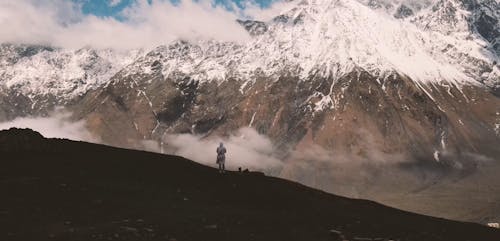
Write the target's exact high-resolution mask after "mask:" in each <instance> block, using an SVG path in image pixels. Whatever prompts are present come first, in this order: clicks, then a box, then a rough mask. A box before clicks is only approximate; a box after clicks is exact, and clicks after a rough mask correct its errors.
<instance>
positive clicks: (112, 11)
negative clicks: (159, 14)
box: [71, 0, 275, 17]
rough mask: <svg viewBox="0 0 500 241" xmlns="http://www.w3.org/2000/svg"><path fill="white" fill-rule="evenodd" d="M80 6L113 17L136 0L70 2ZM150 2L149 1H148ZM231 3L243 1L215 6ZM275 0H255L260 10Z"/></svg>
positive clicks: (218, 0) (239, 1) (221, 1)
mask: <svg viewBox="0 0 500 241" xmlns="http://www.w3.org/2000/svg"><path fill="white" fill-rule="evenodd" d="M71 1H74V2H78V3H80V4H82V11H83V13H84V14H87V15H95V16H100V17H104V16H106V17H115V16H116V15H117V14H118V13H119V12H120V11H121V10H123V9H124V8H126V7H128V6H130V5H131V4H133V3H134V2H135V1H136V0H116V2H118V3H117V4H116V5H113V6H112V5H111V4H110V3H111V2H112V0H71ZM148 1H150V0H148ZM170 1H171V2H174V3H175V2H178V1H179V0H170ZM229 1H232V2H234V3H236V4H238V6H240V7H243V4H242V2H244V1H245V0H215V3H216V4H220V5H227V3H228V2H229ZM274 1H275V0H255V1H254V2H255V3H257V4H258V5H259V6H261V7H262V8H265V7H267V6H269V5H270V4H271V3H272V2H274Z"/></svg>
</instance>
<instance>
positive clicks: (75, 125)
mask: <svg viewBox="0 0 500 241" xmlns="http://www.w3.org/2000/svg"><path fill="white" fill-rule="evenodd" d="M70 117H71V113H69V112H65V111H61V110H57V111H56V112H54V113H52V114H50V115H49V116H47V117H21V118H16V119H14V120H12V121H9V122H2V123H0V130H6V129H10V128H12V127H17V128H30V129H32V130H35V131H38V132H40V134H42V135H43V136H44V137H47V138H67V139H70V140H77V141H87V142H99V139H98V138H96V137H94V136H93V135H92V134H91V133H90V132H89V131H88V130H87V128H86V126H85V122H84V121H76V122H75V121H72V120H70Z"/></svg>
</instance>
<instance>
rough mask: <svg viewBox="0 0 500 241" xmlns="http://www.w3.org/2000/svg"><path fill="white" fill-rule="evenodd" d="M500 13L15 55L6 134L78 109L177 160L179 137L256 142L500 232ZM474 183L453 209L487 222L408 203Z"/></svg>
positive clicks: (271, 25) (373, 7) (5, 91)
mask: <svg viewBox="0 0 500 241" xmlns="http://www.w3.org/2000/svg"><path fill="white" fill-rule="evenodd" d="M499 11H500V10H499V4H498V2H497V1H495V0H477V1H476V0H474V1H472V0H469V1H465V0H429V1H389V0H387V1H377V0H370V1H365V0H360V1H353V0H338V1H327V0H309V1H297V2H293V7H291V8H290V9H287V10H285V11H284V12H282V13H281V14H280V15H278V16H276V17H275V18H274V19H272V20H270V21H268V22H261V21H252V20H246V21H239V23H240V24H241V25H242V27H244V28H245V29H247V30H248V31H249V34H250V35H251V36H252V40H251V41H249V42H248V43H245V44H240V43H229V42H218V41H215V40H204V41H198V42H192V41H177V42H174V43H171V44H169V45H164V46H159V47H157V48H155V49H153V50H151V51H148V52H143V51H141V50H134V51H129V52H126V53H123V52H116V51H113V50H94V49H91V48H84V49H80V50H64V49H57V48H49V47H43V46H19V45H12V44H3V45H2V47H1V49H0V66H1V68H0V85H1V91H0V102H2V104H1V106H0V120H11V119H13V118H15V117H18V116H26V115H33V114H46V113H48V112H49V111H50V110H51V109H52V108H54V107H55V106H60V105H62V106H65V107H66V108H68V109H70V110H71V111H72V113H73V117H74V119H75V120H85V121H86V123H87V126H88V128H89V130H91V131H92V132H93V133H95V134H96V135H97V136H99V137H100V138H101V139H102V141H103V142H104V143H107V144H111V145H115V146H121V147H132V148H143V146H142V143H143V141H144V140H154V141H155V142H158V143H159V145H160V148H161V149H162V150H166V149H168V148H169V144H168V140H167V139H166V136H168V134H179V133H189V134H195V135H200V136H204V137H206V138H210V137H214V136H226V135H230V134H231V133H234V132H235V131H237V130H238V129H240V128H242V127H252V128H254V129H256V130H257V131H258V132H259V133H261V134H264V135H266V136H269V137H270V138H271V139H272V141H273V143H274V145H275V148H276V150H277V151H276V152H277V155H279V157H280V158H281V159H282V160H284V162H285V164H286V165H285V166H284V167H283V168H282V170H279V172H278V175H281V176H285V177H288V178H292V179H295V180H299V181H301V182H303V183H306V184H309V185H313V186H317V187H321V188H323V189H326V190H329V191H335V192H337V193H341V194H345V195H351V196H359V197H365V198H374V199H377V200H380V201H383V202H385V203H388V204H391V205H395V206H404V207H405V208H406V209H409V210H418V211H420V212H424V213H429V214H433V215H438V216H441V215H442V216H446V217H451V218H457V219H463V220H474V221H478V220H484V219H488V220H489V219H492V218H495V217H500V213H499V212H497V213H496V214H493V215H492V216H491V215H490V214H488V213H487V212H489V211H491V210H500V207H498V203H499V200H500V197H499V196H498V195H497V194H495V193H500V191H498V190H500V187H498V185H493V186H488V188H478V185H479V186H482V185H483V184H484V183H489V182H490V181H491V180H495V179H494V178H495V174H494V172H492V171H490V170H497V169H498V168H497V166H498V164H499V161H500V158H499V157H500V150H499V148H498V146H500V98H499V96H500V93H499V89H500V70H499V68H500V66H499V64H498V63H499V61H498V55H499V52H498V51H499V44H498V43H499V40H498V39H499V33H498V32H499V29H500V28H499V23H498V21H499V15H500V14H499ZM311 151H312V152H311ZM296 153H309V154H308V155H296ZM400 172H407V173H411V174H412V175H408V176H404V177H401V176H399V174H394V173H400ZM443 180H444V181H443ZM458 180H460V182H462V183H463V185H461V187H463V188H462V189H460V188H456V187H454V189H453V190H454V191H452V192H451V193H450V194H448V195H447V196H446V197H444V198H442V200H443V202H444V203H451V202H454V203H457V199H459V198H460V197H463V195H464V192H468V191H470V190H474V191H475V192H477V193H478V194H477V196H478V197H479V196H481V197H484V199H480V200H475V202H474V203H475V204H476V205H477V206H478V207H480V209H481V210H476V211H475V214H471V213H463V214H457V212H455V211H456V210H459V209H463V207H464V206H467V205H470V204H471V203H466V202H462V203H460V205H457V207H450V209H449V210H446V211H444V210H437V209H436V208H434V207H432V205H425V206H423V205H422V202H402V200H404V199H406V198H408V197H410V196H411V195H413V196H411V197H412V198H415V199H417V198H416V197H415V195H420V196H419V197H432V198H435V197H436V195H435V194H437V193H440V192H441V193H442V191H443V190H449V189H450V188H451V187H452V186H453V183H456V182H458ZM496 180H497V179H496ZM497 181H498V180H497ZM393 193H402V194H401V195H400V196H393V195H389V194H393ZM445 199H446V200H445ZM419 200H421V199H419ZM491 200H496V201H494V202H491ZM408 203H410V204H408ZM405 205H406V206H405ZM479 213H480V214H479ZM454 215H455V216H454ZM458 215H459V216H458ZM488 215H490V216H489V217H487V216H488Z"/></svg>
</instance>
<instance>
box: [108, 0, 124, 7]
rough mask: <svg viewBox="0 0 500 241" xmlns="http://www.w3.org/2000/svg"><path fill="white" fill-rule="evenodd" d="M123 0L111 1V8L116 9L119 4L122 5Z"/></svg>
mask: <svg viewBox="0 0 500 241" xmlns="http://www.w3.org/2000/svg"><path fill="white" fill-rule="evenodd" d="M121 2H122V0H109V6H111V7H114V6H116V5H118V4H120V3H121Z"/></svg>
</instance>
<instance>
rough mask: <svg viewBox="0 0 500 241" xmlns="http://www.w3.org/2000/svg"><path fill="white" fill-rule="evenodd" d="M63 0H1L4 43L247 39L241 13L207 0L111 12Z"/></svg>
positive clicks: (138, 44)
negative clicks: (97, 12) (93, 11)
mask: <svg viewBox="0 0 500 241" xmlns="http://www.w3.org/2000/svg"><path fill="white" fill-rule="evenodd" d="M80 8H81V6H80V5H79V4H76V3H72V2H69V1H64V0H38V1H35V0H17V1H1V2H0V42H13V43H30V44H51V45H55V46H61V47H67V48H80V47H82V46H86V45H89V46H92V47H96V48H119V49H130V48H142V47H144V48H150V47H155V46H157V45H160V44H165V43H168V42H170V41H172V40H175V39H179V38H181V39H187V40H198V39H217V40H220V41H236V42H244V41H246V40H248V39H249V35H248V33H247V32H246V31H245V30H244V29H243V28H242V27H241V26H240V25H239V24H238V23H237V22H236V21H235V20H236V19H237V18H238V15H237V14H236V13H234V12H231V11H228V10H226V9H225V8H223V7H221V6H214V5H213V4H212V2H211V1H209V0H201V1H196V2H195V1H193V0H181V2H180V3H178V4H176V5H174V4H172V3H171V2H170V1H166V0H153V1H152V2H151V4H149V3H148V1H147V0H139V1H138V2H137V3H135V4H133V5H131V6H130V7H128V8H126V9H124V10H123V12H122V13H121V15H120V17H121V18H123V19H124V20H123V21H118V20H116V19H115V18H111V17H96V16H92V15H88V16H87V15H83V14H82V13H81V9H80Z"/></svg>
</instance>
